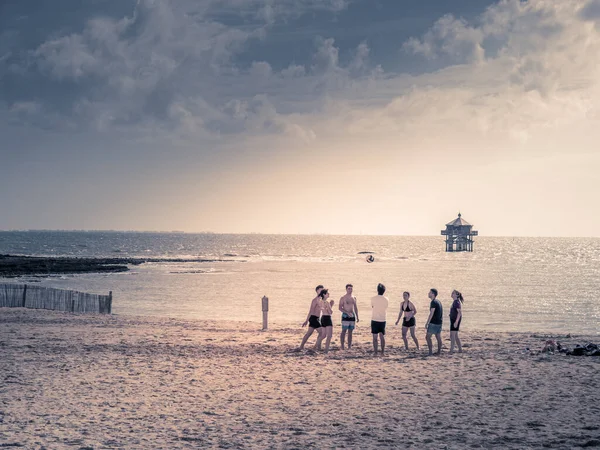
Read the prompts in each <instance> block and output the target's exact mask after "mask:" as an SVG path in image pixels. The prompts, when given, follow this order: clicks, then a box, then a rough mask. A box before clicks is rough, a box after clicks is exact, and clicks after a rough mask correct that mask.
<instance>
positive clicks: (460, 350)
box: [455, 331, 462, 353]
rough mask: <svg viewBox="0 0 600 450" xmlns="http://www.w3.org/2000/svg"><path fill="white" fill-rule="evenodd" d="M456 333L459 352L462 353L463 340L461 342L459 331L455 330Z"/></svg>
mask: <svg viewBox="0 0 600 450" xmlns="http://www.w3.org/2000/svg"><path fill="white" fill-rule="evenodd" d="M455 333H456V337H455V339H456V345H457V346H458V353H462V342H460V337H459V336H458V331H455Z"/></svg>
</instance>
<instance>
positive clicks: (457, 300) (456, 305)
mask: <svg viewBox="0 0 600 450" xmlns="http://www.w3.org/2000/svg"><path fill="white" fill-rule="evenodd" d="M452 300H453V301H452V308H450V353H454V346H455V345H456V346H457V347H458V353H462V342H460V338H459V337H458V331H459V330H460V322H461V321H462V304H463V302H464V299H463V296H462V294H461V293H460V292H458V291H457V290H456V289H455V290H453V291H452Z"/></svg>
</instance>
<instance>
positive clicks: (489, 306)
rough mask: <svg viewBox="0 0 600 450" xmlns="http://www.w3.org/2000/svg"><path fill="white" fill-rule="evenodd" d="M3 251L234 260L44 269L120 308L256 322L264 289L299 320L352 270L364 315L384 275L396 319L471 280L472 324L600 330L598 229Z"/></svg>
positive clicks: (28, 245)
mask: <svg viewBox="0 0 600 450" xmlns="http://www.w3.org/2000/svg"><path fill="white" fill-rule="evenodd" d="M115 250H118V252H117V251H115ZM362 251H372V252H374V255H375V258H376V259H375V262H374V263H373V264H367V263H366V262H365V255H363V254H358V253H359V252H362ZM0 253H11V254H27V255H69V256H113V257H115V256H117V257H128V256H143V257H168V258H174V257H182V256H184V257H188V258H189V257H191V258H197V257H207V258H220V259H228V260H230V261H227V262H209V263H190V262H178V263H148V264H144V265H141V266H133V267H132V268H131V272H128V273H122V274H108V275H98V274H85V275H77V276H64V277H52V278H47V279H42V281H41V283H42V284H43V285H47V286H54V287H61V288H71V289H78V290H82V291H89V292H98V293H102V292H107V291H109V290H112V291H113V295H114V299H115V300H114V312H115V313H116V314H140V315H164V316H171V317H186V318H197V319H201V318H208V319H228V320H251V321H257V322H258V321H260V318H261V312H260V298H261V297H262V295H265V294H266V295H267V296H268V297H269V298H270V307H271V311H270V318H271V320H272V321H274V322H278V323H298V324H299V323H301V322H302V321H303V320H304V318H305V316H306V313H307V308H308V304H309V302H310V299H311V298H312V296H313V288H314V286H315V285H317V284H324V285H325V286H326V287H328V288H329V289H330V292H331V294H332V295H331V297H332V298H335V299H336V300H337V299H338V298H339V297H340V296H341V295H342V294H343V293H344V285H345V284H346V283H348V282H350V283H353V284H354V287H355V295H356V296H357V298H358V304H359V310H360V312H361V313H362V318H363V321H364V322H363V323H364V326H366V325H367V324H368V321H369V320H370V311H369V298H370V297H371V296H372V295H374V294H375V286H376V285H377V283H378V282H383V283H384V284H386V286H387V287H388V292H387V295H388V297H389V298H390V300H391V307H390V310H389V311H388V321H390V322H391V321H395V318H396V316H397V314H398V309H399V302H400V300H401V296H402V292H403V291H405V290H408V291H410V292H411V293H412V300H413V301H414V303H415V304H416V306H417V308H418V310H419V313H418V315H417V320H418V326H420V327H422V326H423V323H424V320H425V318H426V313H427V308H428V301H427V292H428V290H429V288H431V287H436V288H437V289H438V290H439V291H440V299H441V300H442V301H443V303H444V306H445V308H446V311H445V316H447V314H448V312H449V311H448V310H449V307H450V303H451V302H450V292H451V291H452V289H458V290H460V291H462V292H463V294H464V296H465V304H464V315H465V319H464V322H463V328H464V329H467V330H468V329H486V330H499V331H518V330H523V331H538V332H561V333H562V332H565V333H566V332H571V333H591V334H600V327H599V325H600V302H599V301H598V300H597V294H598V291H599V288H600V277H599V275H600V273H599V271H600V239H583V238H572V239H571V238H492V237H480V238H477V240H476V244H475V252H473V253H455V254H452V253H445V252H444V251H443V240H442V238H441V236H440V237H396V236H281V235H277V236H267V235H212V234H205V235H188V234H171V233H167V234H158V233H91V232H88V233H74V232H65V233H59V232H46V233H42V232H30V233H21V232H2V233H0ZM225 255H227V256H225ZM13 281H15V280H13ZM19 281H23V280H19ZM25 281H27V280H25ZM338 323H339V321H338Z"/></svg>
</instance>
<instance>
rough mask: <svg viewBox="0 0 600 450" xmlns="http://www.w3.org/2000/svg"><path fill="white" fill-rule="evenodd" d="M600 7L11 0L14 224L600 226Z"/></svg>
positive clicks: (264, 228) (538, 230)
mask: <svg viewBox="0 0 600 450" xmlns="http://www.w3.org/2000/svg"><path fill="white" fill-rule="evenodd" d="M599 54H600V0H569V1H565V0H528V1H524V0H502V1H490V0H453V1H448V0H227V1H224V0H220V1H218V0H171V1H170V0H139V1H134V0H85V1H82V0H61V1H60V2H56V1H53V0H2V1H0V192H1V195H0V211H2V214H1V215H0V229H2V230H12V229H65V230H71V229H76V230H79V229H90V230H140V231H151V230H154V231H172V230H179V231H186V232H203V231H211V232H218V233H250V232H258V233H309V234H311V233H326V234H374V235H377V234H391V235H439V233H440V230H441V229H442V228H444V225H445V223H447V222H449V221H451V220H453V219H454V218H455V217H456V215H457V213H458V212H459V211H460V212H461V213H462V216H463V218H464V219H466V220H467V221H469V222H470V223H472V224H474V225H475V229H477V230H479V233H480V235H481V236H582V237H586V236H596V237H600V207H599V206H598V203H599V202H598V201H597V197H598V195H597V194H598V192H599V191H600V189H599V187H598V183H599V182H598V172H599V170H600V152H599V151H598V148H599V144H598V142H600V110H599V108H600V70H599V63H598V61H599V59H598V55H599Z"/></svg>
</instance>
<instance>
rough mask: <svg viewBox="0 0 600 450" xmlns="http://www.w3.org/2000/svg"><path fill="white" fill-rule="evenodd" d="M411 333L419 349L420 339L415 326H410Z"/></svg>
mask: <svg viewBox="0 0 600 450" xmlns="http://www.w3.org/2000/svg"><path fill="white" fill-rule="evenodd" d="M410 335H411V336H412V338H413V341H415V345H416V346H417V350H420V349H419V340H418V339H417V335H416V334H415V327H410Z"/></svg>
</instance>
